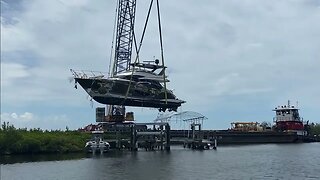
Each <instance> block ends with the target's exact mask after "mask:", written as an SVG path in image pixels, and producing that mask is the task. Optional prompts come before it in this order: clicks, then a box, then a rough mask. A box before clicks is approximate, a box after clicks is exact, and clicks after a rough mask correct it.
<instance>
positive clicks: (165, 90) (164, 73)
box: [157, 0, 168, 104]
mask: <svg viewBox="0 0 320 180" xmlns="http://www.w3.org/2000/svg"><path fill="white" fill-rule="evenodd" d="M157 11H158V24H159V36H160V37H159V38H160V48H161V60H162V66H163V69H164V71H163V84H164V96H165V99H166V104H168V94H167V83H166V70H165V66H164V56H163V45H162V32H161V21H160V7H159V0H157Z"/></svg>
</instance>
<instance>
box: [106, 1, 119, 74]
mask: <svg viewBox="0 0 320 180" xmlns="http://www.w3.org/2000/svg"><path fill="white" fill-rule="evenodd" d="M117 4H119V0H117ZM118 9H119V7H118V6H116V13H115V16H114V25H113V34H112V42H111V52H110V61H109V72H108V76H109V77H110V75H111V76H112V77H113V76H114V74H113V72H114V71H113V70H114V66H113V67H112V69H111V64H113V63H111V62H112V52H113V49H114V40H115V33H116V26H117V25H116V24H117V13H118ZM111 73H112V74H111Z"/></svg>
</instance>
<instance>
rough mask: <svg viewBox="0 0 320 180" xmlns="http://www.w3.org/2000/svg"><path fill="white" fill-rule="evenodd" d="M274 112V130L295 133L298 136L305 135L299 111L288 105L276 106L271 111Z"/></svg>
mask: <svg viewBox="0 0 320 180" xmlns="http://www.w3.org/2000/svg"><path fill="white" fill-rule="evenodd" d="M273 111H275V112H276V117H274V118H273V120H274V122H275V130H277V131H281V132H295V133H297V135H299V136H304V135H306V134H307V132H306V131H305V127H304V124H303V118H301V117H300V115H299V109H298V108H297V107H295V106H292V105H290V101H288V104H287V105H284V106H278V107H276V108H274V109H273Z"/></svg>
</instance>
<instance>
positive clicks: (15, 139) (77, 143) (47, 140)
mask: <svg viewBox="0 0 320 180" xmlns="http://www.w3.org/2000/svg"><path fill="white" fill-rule="evenodd" d="M90 137H91V135H90V134H89V133H85V132H78V131H69V130H68V128H66V130H65V131H62V130H51V131H48V130H42V129H40V128H37V129H29V130H27V129H26V128H24V129H17V128H15V127H14V126H13V125H10V124H9V123H8V122H3V124H2V125H1V128H0V154H35V153H68V152H81V151H83V148H84V145H85V143H86V141H87V140H88V139H90Z"/></svg>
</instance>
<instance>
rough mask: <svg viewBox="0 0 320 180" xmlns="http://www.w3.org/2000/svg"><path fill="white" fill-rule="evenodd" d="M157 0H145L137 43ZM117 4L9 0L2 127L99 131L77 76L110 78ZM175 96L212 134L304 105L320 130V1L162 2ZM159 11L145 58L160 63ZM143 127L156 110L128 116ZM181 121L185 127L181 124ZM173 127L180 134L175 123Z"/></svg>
mask: <svg viewBox="0 0 320 180" xmlns="http://www.w3.org/2000/svg"><path fill="white" fill-rule="evenodd" d="M148 6H149V1H147V0H144V1H138V2H137V9H136V24H135V31H136V32H137V37H138V39H139V37H140V34H141V32H142V28H143V23H144V20H145V16H146V13H147V10H148ZM115 9H116V0H108V1H105V0H95V1H92V0H46V1H43V0H1V121H2V122H4V121H6V122H10V123H11V124H13V125H15V126H16V127H21V128H24V127H27V128H38V127H39V128H43V129H65V128H66V126H68V128H70V129H77V128H80V127H84V126H85V125H87V124H91V123H95V108H96V107H102V105H101V104H99V103H97V102H93V103H91V101H90V98H88V95H87V94H86V92H85V91H84V90H83V89H82V88H78V89H74V84H73V83H70V81H69V80H70V77H72V74H71V72H70V69H71V68H72V69H77V70H94V71H102V72H108V71H109V69H108V68H109V60H110V56H111V50H112V40H113V29H114V19H115V12H116V10H115ZM160 9H161V21H162V34H163V44H164V57H165V64H166V66H168V69H167V74H168V76H169V79H170V83H169V84H168V88H169V89H172V90H174V93H175V94H176V95H177V97H178V98H179V99H183V100H185V101H187V103H185V104H183V105H182V107H180V108H179V109H178V112H183V111H194V112H197V113H200V114H202V115H204V116H206V117H207V118H208V119H207V120H205V121H204V125H203V127H204V129H226V128H229V127H230V123H231V122H234V121H245V122H247V121H250V122H264V121H265V122H270V123H272V119H273V117H274V112H272V109H273V108H275V107H276V106H278V105H285V104H287V101H288V100H291V103H292V104H293V105H296V104H297V102H298V107H299V108H300V115H301V116H302V117H303V118H304V120H310V121H311V122H316V123H320V117H319V114H318V112H319V111H320V106H319V102H320V80H319V77H320V23H319V22H320V1H319V0H281V1H279V0H268V1H264V0H241V1H238V0H202V1H201V2H200V1H191V0H175V1H171V0H161V2H160ZM155 12H156V11H155V9H154V10H153V12H152V18H151V19H150V23H149V25H148V29H147V33H146V37H145V41H144V43H143V45H142V49H141V53H140V58H141V59H145V60H152V59H154V58H159V59H160V50H159V49H160V47H159V37H158V31H157V28H158V27H157V21H156V14H155ZM127 110H128V111H133V112H134V113H135V119H136V122H151V121H153V120H154V119H156V117H157V116H158V115H159V113H158V110H157V109H151V108H141V107H136V108H127ZM172 123H178V125H176V126H177V128H180V127H181V126H183V127H185V126H186V125H185V124H184V125H181V122H172ZM173 126H175V125H174V124H173Z"/></svg>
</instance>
